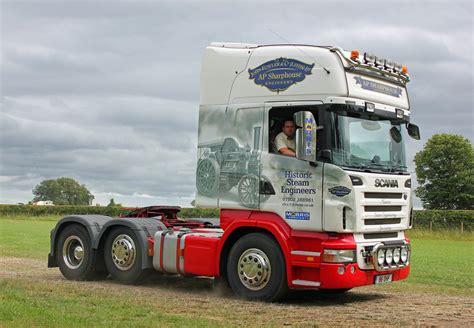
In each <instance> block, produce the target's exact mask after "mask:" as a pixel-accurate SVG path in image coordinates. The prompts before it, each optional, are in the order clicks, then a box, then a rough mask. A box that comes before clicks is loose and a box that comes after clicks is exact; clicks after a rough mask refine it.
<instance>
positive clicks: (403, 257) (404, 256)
mask: <svg viewBox="0 0 474 328" xmlns="http://www.w3.org/2000/svg"><path fill="white" fill-rule="evenodd" d="M400 259H401V260H402V262H403V263H407V261H408V249H407V248H406V247H402V250H401V251H400Z"/></svg>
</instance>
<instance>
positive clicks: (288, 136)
mask: <svg viewBox="0 0 474 328" xmlns="http://www.w3.org/2000/svg"><path fill="white" fill-rule="evenodd" d="M304 110H310V111H311V112H312V113H313V115H314V117H315V118H316V121H317V120H318V116H317V107H316V106H311V107H310V106H293V107H289V106H288V107H287V106H285V107H274V108H272V109H270V112H269V115H268V117H269V122H268V126H269V133H268V152H269V153H273V154H279V155H286V156H291V153H290V154H288V153H287V154H281V153H280V152H279V151H278V144H280V146H281V139H283V140H284V141H285V145H286V146H288V149H290V150H292V151H295V150H296V139H295V135H294V133H295V132H296V127H295V128H294V129H293V130H291V129H288V125H289V122H288V121H293V116H294V114H295V113H296V112H299V111H304ZM290 125H291V124H290ZM293 125H294V122H293ZM278 139H280V140H278Z"/></svg>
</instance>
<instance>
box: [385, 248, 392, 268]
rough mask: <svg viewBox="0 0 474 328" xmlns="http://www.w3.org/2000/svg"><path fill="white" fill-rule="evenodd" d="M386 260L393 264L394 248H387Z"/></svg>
mask: <svg viewBox="0 0 474 328" xmlns="http://www.w3.org/2000/svg"><path fill="white" fill-rule="evenodd" d="M385 260H386V261H387V264H388V265H390V264H392V260H393V250H392V249H391V248H389V249H387V251H386V252H385Z"/></svg>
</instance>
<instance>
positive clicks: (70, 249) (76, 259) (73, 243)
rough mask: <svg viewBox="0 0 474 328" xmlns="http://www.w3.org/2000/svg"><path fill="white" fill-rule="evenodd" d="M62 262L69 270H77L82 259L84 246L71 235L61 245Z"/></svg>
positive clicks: (77, 238)
mask: <svg viewBox="0 0 474 328" xmlns="http://www.w3.org/2000/svg"><path fill="white" fill-rule="evenodd" d="M62 255H63V260H64V263H65V264H66V266H67V267H68V268H69V269H72V270H75V269H77V268H79V267H80V266H81V264H82V261H83V259H84V244H83V242H82V240H81V238H79V237H78V236H76V235H71V236H69V237H67V238H66V240H64V243H63V251H62Z"/></svg>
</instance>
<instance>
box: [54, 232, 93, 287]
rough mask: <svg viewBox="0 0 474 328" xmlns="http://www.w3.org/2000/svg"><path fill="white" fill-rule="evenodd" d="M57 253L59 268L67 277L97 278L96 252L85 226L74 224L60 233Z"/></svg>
mask: <svg viewBox="0 0 474 328" xmlns="http://www.w3.org/2000/svg"><path fill="white" fill-rule="evenodd" d="M55 253H56V261H57V263H58V266H59V270H60V271H61V273H62V274H63V276H64V277H66V279H69V280H92V279H95V278H96V276H97V272H96V270H95V263H96V253H95V251H94V250H93V249H92V243H91V238H90V236H89V233H88V232H87V230H86V228H84V227H83V226H81V225H78V224H73V225H69V226H67V227H65V228H64V230H62V231H61V232H60V233H59V236H58V241H57V243H56V249H55Z"/></svg>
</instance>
